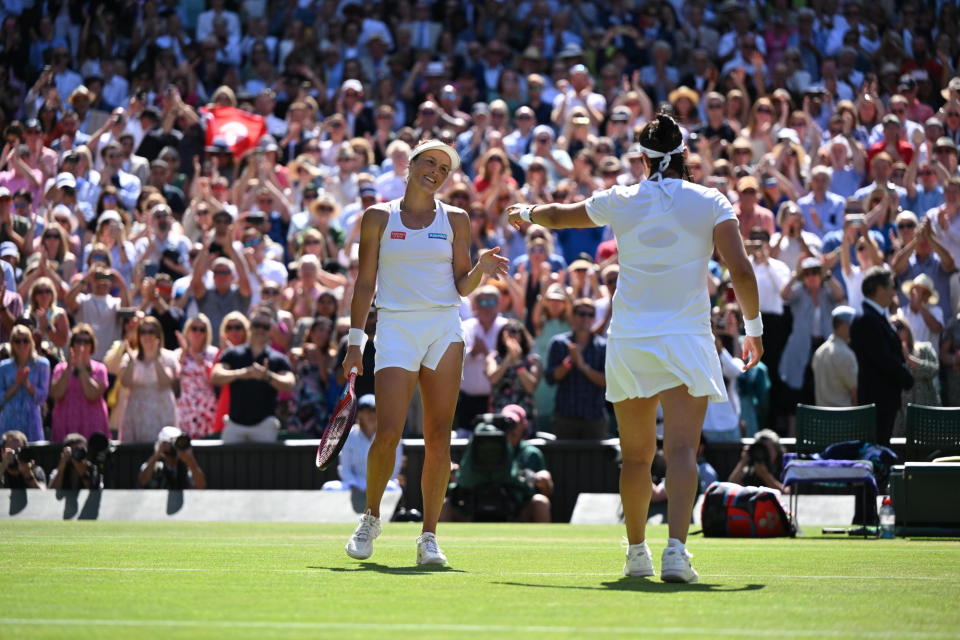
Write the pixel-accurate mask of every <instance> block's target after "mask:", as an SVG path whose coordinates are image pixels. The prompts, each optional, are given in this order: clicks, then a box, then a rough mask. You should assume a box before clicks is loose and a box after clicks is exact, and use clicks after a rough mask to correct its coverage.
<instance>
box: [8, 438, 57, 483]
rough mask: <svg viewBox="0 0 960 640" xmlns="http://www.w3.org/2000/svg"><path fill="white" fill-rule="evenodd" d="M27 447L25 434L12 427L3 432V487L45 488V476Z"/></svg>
mask: <svg viewBox="0 0 960 640" xmlns="http://www.w3.org/2000/svg"><path fill="white" fill-rule="evenodd" d="M26 447H27V436H26V435H25V434H24V433H23V432H22V431H17V430H16V429H12V430H10V431H7V432H6V433H4V434H3V474H2V475H0V482H2V483H3V487H4V488H5V489H46V488H47V483H46V481H47V476H46V474H45V473H44V472H43V469H41V468H40V467H39V466H37V464H36V463H35V462H34V461H33V455H32V454H31V451H30V450H29V449H27V448H26Z"/></svg>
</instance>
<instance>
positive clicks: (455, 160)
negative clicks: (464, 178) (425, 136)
mask: <svg viewBox="0 0 960 640" xmlns="http://www.w3.org/2000/svg"><path fill="white" fill-rule="evenodd" d="M434 149H436V150H437V151H443V152H444V153H445V154H447V156H448V157H449V158H450V171H456V170H457V169H459V168H460V155H459V154H458V153H457V150H456V149H454V148H453V147H451V146H450V145H448V144H445V143H443V142H440V141H439V140H427V141H426V142H423V143H421V144H418V145H417V146H416V147H414V149H413V151H411V152H410V161H411V162H413V159H414V158H416V157H417V156H418V155H420V154H421V153H424V152H427V151H433V150H434Z"/></svg>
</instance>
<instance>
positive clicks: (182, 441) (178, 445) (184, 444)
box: [173, 434, 190, 451]
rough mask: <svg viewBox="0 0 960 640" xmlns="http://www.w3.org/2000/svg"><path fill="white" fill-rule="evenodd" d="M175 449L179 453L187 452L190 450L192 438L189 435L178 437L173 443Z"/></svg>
mask: <svg viewBox="0 0 960 640" xmlns="http://www.w3.org/2000/svg"><path fill="white" fill-rule="evenodd" d="M173 447H174V448H175V449H177V450H178V451H186V450H187V449H189V448H190V436H188V435H187V434H183V435H179V436H177V439H176V440H174V441H173Z"/></svg>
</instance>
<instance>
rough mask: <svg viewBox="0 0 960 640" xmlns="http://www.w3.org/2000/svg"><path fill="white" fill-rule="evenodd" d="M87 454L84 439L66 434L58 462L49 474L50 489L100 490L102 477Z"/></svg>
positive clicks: (86, 445)
mask: <svg viewBox="0 0 960 640" xmlns="http://www.w3.org/2000/svg"><path fill="white" fill-rule="evenodd" d="M94 435H97V434H94ZM104 439H105V438H104ZM89 453H90V452H89V450H88V444H87V439H86V438H84V437H83V436H82V435H80V434H79V433H70V434H67V437H66V438H65V439H64V441H63V449H62V450H61V451H60V461H59V462H58V463H57V468H56V469H54V470H53V473H51V474H50V488H51V489H66V490H74V491H75V490H77V489H93V490H98V489H102V488H103V476H102V474H101V472H100V469H99V468H98V467H97V466H96V465H94V464H93V462H92V460H91V456H90V455H89Z"/></svg>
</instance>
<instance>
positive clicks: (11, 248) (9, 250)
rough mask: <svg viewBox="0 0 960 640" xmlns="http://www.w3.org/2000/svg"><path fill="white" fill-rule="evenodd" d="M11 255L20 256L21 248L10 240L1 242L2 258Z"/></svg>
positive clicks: (0, 254)
mask: <svg viewBox="0 0 960 640" xmlns="http://www.w3.org/2000/svg"><path fill="white" fill-rule="evenodd" d="M9 256H13V257H14V258H19V257H20V250H19V249H17V245H15V244H13V242H11V241H9V240H7V241H6V242H0V258H7V257H9Z"/></svg>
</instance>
